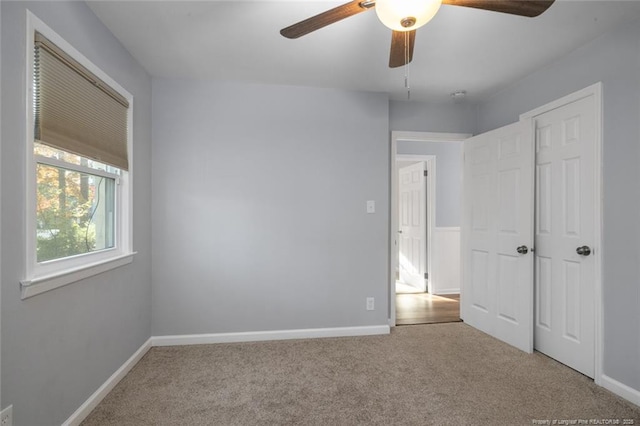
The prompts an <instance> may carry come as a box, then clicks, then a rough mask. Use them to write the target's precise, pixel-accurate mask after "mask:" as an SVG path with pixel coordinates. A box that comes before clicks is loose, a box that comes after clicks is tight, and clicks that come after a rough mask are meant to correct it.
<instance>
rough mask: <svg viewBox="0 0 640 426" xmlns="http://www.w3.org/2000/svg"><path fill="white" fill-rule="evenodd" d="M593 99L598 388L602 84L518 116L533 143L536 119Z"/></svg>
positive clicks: (597, 378) (598, 367)
mask: <svg viewBox="0 0 640 426" xmlns="http://www.w3.org/2000/svg"><path fill="white" fill-rule="evenodd" d="M590 96H593V99H594V108H595V111H594V112H595V123H594V125H595V135H594V136H595V147H594V148H595V161H594V166H595V170H594V180H595V187H594V200H595V203H596V206H595V211H594V228H595V229H594V247H593V251H592V255H593V256H594V257H595V259H594V262H595V265H594V268H595V273H594V275H595V276H594V290H595V294H594V305H595V306H594V313H593V314H594V321H595V323H594V327H595V329H594V348H593V349H594V363H595V366H594V367H595V368H594V378H593V380H594V382H595V383H596V384H597V385H600V386H601V385H602V375H603V364H602V361H603V342H604V328H603V321H602V312H603V298H602V258H603V256H602V250H603V244H602V242H603V235H602V218H603V213H602V209H603V207H604V203H603V200H602V194H603V189H602V188H603V181H602V158H603V157H602V138H603V137H602V83H601V82H598V83H596V84H593V85H591V86H589V87H586V88H584V89H582V90H578V91H577V92H574V93H571V94H569V95H567V96H564V97H562V98H560V99H556V100H555V101H552V102H549V103H548V104H545V105H543V106H541V107H538V108H535V109H533V110H531V111H528V112H525V113H524V114H521V115H520V120H526V119H531V126H532V132H533V133H532V134H533V135H534V143H535V122H534V119H535V117H536V116H538V115H541V114H544V113H546V112H549V111H551V110H554V109H556V108H560V107H563V106H565V105H567V104H570V103H573V102H576V101H579V100H581V99H584V98H587V97H590Z"/></svg>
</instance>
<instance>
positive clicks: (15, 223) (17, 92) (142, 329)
mask: <svg viewBox="0 0 640 426" xmlns="http://www.w3.org/2000/svg"><path fill="white" fill-rule="evenodd" d="M0 5H1V6H0V7H2V124H3V126H2V155H1V158H2V179H1V180H2V223H1V226H2V230H1V231H2V268H1V269H2V288H1V291H2V402H1V405H2V407H6V406H8V405H9V404H13V415H14V423H13V424H14V425H17V426H36V425H54V424H60V423H61V422H63V421H64V420H66V419H67V418H68V417H69V416H70V415H71V414H72V413H73V412H74V411H75V410H76V409H77V408H78V407H79V406H80V405H81V404H82V403H83V402H84V401H85V400H86V399H87V398H88V397H89V396H90V395H91V394H92V393H93V392H94V391H95V390H96V389H97V388H98V387H99V386H100V385H102V384H103V383H104V381H105V380H106V379H107V378H108V377H109V376H110V375H111V374H113V373H114V372H115V371H116V369H118V368H119V367H120V366H121V365H122V364H123V363H124V362H125V361H126V360H127V359H128V358H129V357H130V356H131V355H132V354H133V353H134V352H135V351H136V350H137V349H138V348H139V347H140V346H141V345H142V344H143V343H144V342H145V341H146V340H147V339H148V338H149V337H150V335H151V258H150V246H151V244H150V237H151V234H150V230H151V229H150V224H149V217H150V215H151V210H150V205H151V200H150V191H149V187H150V186H151V179H150V177H151V169H150V160H149V159H150V156H151V147H150V146H151V122H150V120H151V80H150V78H149V76H148V75H147V74H146V72H145V71H143V70H142V68H141V67H140V66H139V65H138V64H137V62H136V61H135V60H134V59H133V58H132V57H131V56H130V55H129V54H128V53H127V52H126V51H125V50H124V48H123V47H122V46H121V45H120V44H119V42H118V41H117V40H116V39H115V37H113V35H111V33H109V31H108V30H107V29H106V28H105V27H104V26H103V25H102V23H101V22H100V21H99V20H98V19H97V18H96V17H95V16H94V15H93V13H92V12H91V11H90V10H89V8H88V7H87V6H86V5H85V4H84V3H83V2H75V1H74V2H60V1H56V2H41V3H28V2H7V1H2V2H1V3H0ZM26 8H29V9H30V10H31V11H32V12H33V13H35V14H36V16H38V17H39V18H40V19H42V20H43V21H45V23H46V24H47V25H49V26H50V27H52V28H53V30H54V31H56V32H57V33H58V34H60V35H61V36H62V37H63V38H64V39H66V40H67V41H68V42H69V43H71V44H72V45H73V46H74V47H75V48H77V49H78V50H79V51H80V52H82V53H83V54H84V55H85V56H86V57H88V58H89V59H90V60H91V61H92V62H94V63H95V64H96V65H98V66H99V67H100V68H101V69H102V70H103V71H105V72H106V73H107V74H108V75H109V76H111V77H112V78H114V79H115V80H116V81H118V82H119V83H120V84H121V85H122V86H123V87H124V88H125V89H126V90H128V91H129V92H130V93H131V94H133V96H134V110H133V116H134V127H133V140H134V142H133V143H134V146H133V173H132V178H133V190H134V194H135V199H134V205H133V227H134V234H133V245H134V249H135V250H137V251H138V254H137V255H136V256H135V259H134V261H133V263H132V264H130V265H127V266H125V267H121V268H118V269H116V270H113V271H110V272H107V273H103V274H100V275H98V276H95V277H92V278H90V279H87V280H84V281H81V282H76V283H73V284H70V285H68V286H65V287H61V288H58V289H56V290H53V291H50V292H47V293H43V294H40V295H38V296H35V297H33V298H30V299H27V300H20V288H19V285H18V283H19V281H20V279H22V278H23V276H22V270H23V264H24V250H25V242H24V235H23V234H24V231H23V230H24V227H25V223H24V205H25V195H26V191H25V163H26V159H25V148H24V147H25V144H26V143H28V141H26V140H25V127H26V124H25V113H24V112H25V109H26V99H25V86H24V85H25V52H26V46H25V34H26V27H25V25H26V18H25V17H26V13H25V9H26Z"/></svg>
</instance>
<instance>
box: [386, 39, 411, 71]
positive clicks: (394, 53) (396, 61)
mask: <svg viewBox="0 0 640 426" xmlns="http://www.w3.org/2000/svg"><path fill="white" fill-rule="evenodd" d="M415 40H416V30H413V31H393V32H392V33H391V53H390V54H389V67H390V68H397V67H401V66H403V65H406V64H408V63H409V62H411V60H412V59H413V46H414V45H415ZM407 42H408V43H409V50H408V51H407V50H406V49H405V46H406V45H407V44H406V43H407ZM407 59H408V60H407Z"/></svg>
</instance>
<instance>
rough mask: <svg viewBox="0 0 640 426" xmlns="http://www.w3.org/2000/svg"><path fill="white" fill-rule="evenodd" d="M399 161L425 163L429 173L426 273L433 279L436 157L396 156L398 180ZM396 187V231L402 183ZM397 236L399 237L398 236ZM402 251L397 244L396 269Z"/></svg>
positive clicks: (430, 287)
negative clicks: (432, 252) (432, 255)
mask: <svg viewBox="0 0 640 426" xmlns="http://www.w3.org/2000/svg"><path fill="white" fill-rule="evenodd" d="M399 161H416V162H423V163H425V170H427V171H428V175H427V183H426V186H427V197H426V203H427V208H426V213H427V221H426V224H425V227H426V231H427V235H426V239H427V243H426V244H427V248H426V250H427V258H426V265H427V267H426V268H425V272H426V273H427V276H428V277H430V278H432V277H433V274H432V271H431V248H432V242H431V238H432V237H433V231H434V228H435V220H434V219H435V215H436V210H435V209H436V207H435V203H436V197H435V191H436V156H435V155H426V154H425V155H422V154H396V174H397V175H396V179H398V174H399V172H400V168H399V167H398V162H399ZM396 185H398V188H396V194H395V199H393V198H392V202H393V203H394V204H393V205H392V206H391V209H392V210H395V211H396V225H395V226H396V228H395V229H396V230H397V229H398V228H399V226H400V223H399V222H400V200H399V197H398V192H399V191H400V190H399V185H400V182H398V181H397V180H396ZM396 236H397V235H396ZM399 251H400V247H399V246H398V244H397V243H396V245H395V252H394V253H392V256H395V259H396V260H395V265H396V266H395V267H396V268H397V267H398V264H399V259H398V252H399ZM430 278H429V279H428V280H427V287H426V291H427V292H428V293H431V292H432V287H433V286H432V285H431V279H430Z"/></svg>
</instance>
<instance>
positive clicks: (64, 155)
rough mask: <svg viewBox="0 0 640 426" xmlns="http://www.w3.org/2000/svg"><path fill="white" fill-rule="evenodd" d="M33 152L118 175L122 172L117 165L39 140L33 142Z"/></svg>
mask: <svg viewBox="0 0 640 426" xmlns="http://www.w3.org/2000/svg"><path fill="white" fill-rule="evenodd" d="M33 153H34V154H35V155H41V156H43V157H47V158H55V159H56V160H61V161H64V162H65V163H69V164H76V165H78V166H85V167H89V168H90V169H95V170H104V171H106V172H109V173H113V174H116V175H119V174H120V169H118V168H117V167H113V166H109V165H107V164H104V163H100V162H98V161H94V160H90V159H88V158H84V157H82V156H80V155H76V154H72V153H70V152H66V151H62V150H60V149H56V148H53V147H51V146H48V145H45V144H42V143H38V142H34V144H33Z"/></svg>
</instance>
